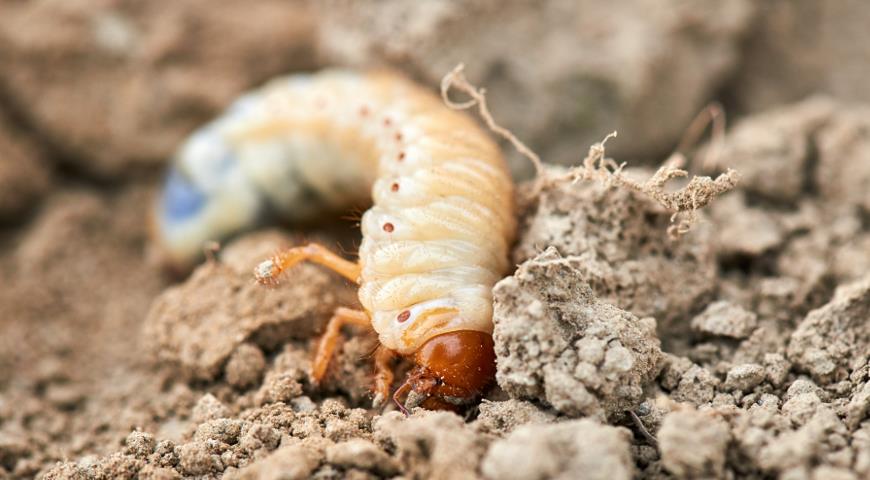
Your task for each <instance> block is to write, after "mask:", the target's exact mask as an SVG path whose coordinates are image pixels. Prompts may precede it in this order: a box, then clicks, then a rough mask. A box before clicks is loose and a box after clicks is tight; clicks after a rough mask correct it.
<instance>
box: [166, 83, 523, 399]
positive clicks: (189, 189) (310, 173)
mask: <svg viewBox="0 0 870 480" xmlns="http://www.w3.org/2000/svg"><path fill="white" fill-rule="evenodd" d="M366 187H368V188H369V189H370V191H371V196H372V200H373V206H372V207H371V208H370V209H369V210H368V211H366V212H365V214H364V215H363V217H362V222H361V226H362V234H363V240H362V244H361V246H360V249H359V262H358V263H353V262H350V261H347V260H344V259H342V258H341V257H339V256H337V255H335V254H333V253H331V252H330V251H329V250H327V249H325V248H324V247H322V246H319V245H308V246H303V247H296V248H291V249H289V250H287V251H285V252H281V253H279V254H277V255H276V256H275V257H273V258H272V259H269V260H267V261H265V262H263V263H262V264H260V265H259V266H258V267H257V268H256V270H255V275H256V277H257V279H258V280H259V281H260V282H261V283H270V282H273V281H275V280H276V278H277V277H278V276H279V275H281V273H282V272H284V271H285V270H286V269H288V268H289V267H291V266H292V265H294V264H295V263H298V262H300V261H313V262H316V263H319V264H321V265H325V266H327V267H329V268H331V269H333V270H335V271H337V272H338V273H340V274H342V275H343V276H345V277H346V278H348V279H350V280H351V281H354V282H357V283H358V284H359V300H360V303H361V304H362V306H363V310H362V311H355V310H351V309H347V308H340V309H338V310H337V311H336V313H335V315H334V316H333V318H332V319H331V320H330V323H329V325H328V327H327V331H326V333H325V334H324V336H323V337H322V339H321V341H320V346H319V349H318V354H317V357H316V359H315V362H314V367H313V372H312V377H313V378H314V379H315V381H319V380H321V379H322V378H323V376H324V375H325V373H326V367H327V365H328V362H329V359H330V356H331V354H332V351H333V349H334V347H335V344H336V341H337V339H338V337H339V331H340V328H341V326H342V325H343V324H360V325H370V326H371V327H372V328H373V329H374V330H375V331H376V332H377V334H378V336H379V341H380V344H381V348H379V349H378V353H377V355H376V358H375V365H376V377H375V392H376V399H375V401H376V403H380V401H381V400H383V399H385V398H387V397H388V395H389V390H390V385H391V383H392V380H393V374H392V372H391V371H390V369H389V367H388V364H389V360H390V358H391V356H392V355H401V356H406V357H411V358H412V359H413V360H414V362H415V363H416V366H415V368H414V369H413V370H412V371H411V372H410V373H409V375H408V378H407V380H406V381H405V383H404V384H403V385H402V386H401V387H400V388H399V389H398V390H397V391H396V393H395V395H394V397H393V398H394V399H395V400H396V401H397V403H398V404H399V406H400V408H402V409H404V408H405V406H415V405H422V406H424V407H426V408H456V406H457V405H461V404H463V403H467V402H469V401H471V400H473V399H474V398H475V397H477V396H478V395H479V394H480V393H481V392H482V390H483V389H484V388H485V387H486V386H488V385H489V384H490V383H491V382H492V380H493V377H494V374H495V364H494V362H495V356H494V352H493V343H492V337H491V333H492V328H493V325H492V297H491V289H492V286H493V285H494V284H495V282H496V281H498V280H499V279H500V278H501V277H502V276H503V274H504V273H505V271H506V269H507V267H508V261H507V253H508V247H509V246H510V243H511V241H512V239H513V235H514V229H515V218H514V212H513V182H512V180H511V177H510V174H509V172H508V169H507V166H506V164H505V161H504V159H503V157H502V154H501V152H500V150H499V148H498V146H497V145H496V143H495V142H494V141H493V140H492V139H490V138H489V137H488V136H487V135H486V134H485V133H484V132H483V131H482V130H481V129H480V127H478V125H477V124H476V123H475V122H474V121H473V120H472V119H470V118H469V117H468V116H466V115H465V114H464V113H461V112H457V111H454V110H451V109H450V108H447V107H446V106H445V105H444V103H443V102H442V101H441V99H440V98H438V97H437V96H436V95H434V94H433V93H431V92H429V91H428V90H426V89H424V88H421V87H419V86H417V85H415V84H414V83H412V82H411V81H409V80H407V79H405V78H404V77H402V76H401V75H399V74H397V73H393V72H389V71H375V72H368V73H356V72H351V71H344V70H327V71H323V72H320V73H316V74H310V75H292V76H289V77H284V78H279V79H276V80H273V81H272V82H270V83H268V84H267V85H265V86H264V87H261V88H260V89H259V90H256V91H254V92H252V93H249V94H246V95H244V96H242V97H241V98H239V99H238V100H237V101H236V102H235V103H234V104H232V105H231V106H230V108H229V109H228V110H227V112H226V113H225V114H224V115H223V116H221V117H219V118H218V119H217V120H215V121H213V122H211V123H210V124H208V125H206V126H204V127H203V128H201V129H200V130H199V131H197V132H195V133H194V134H193V135H192V136H191V137H190V138H189V139H188V140H187V142H186V143H185V144H184V145H183V146H182V147H181V148H180V150H179V151H178V154H177V156H176V157H175V159H174V162H173V167H172V168H171V169H170V173H169V175H168V179H167V181H166V186H165V189H164V192H163V195H162V197H161V200H160V205H159V207H158V208H159V210H158V213H159V215H158V218H159V221H158V237H159V242H160V244H161V246H162V250H163V251H164V252H165V255H166V256H168V257H169V259H170V260H171V261H174V262H176V263H182V264H183V263H188V264H189V263H191V262H192V261H194V260H195V259H196V257H197V256H198V255H199V254H200V253H199V252H201V250H202V245H203V244H204V243H205V242H207V241H210V240H221V239H224V238H226V237H227V236H229V235H232V234H235V233H238V232H241V231H244V230H248V229H251V228H252V227H254V226H255V225H257V224H258V223H259V222H261V221H262V219H263V218H265V217H267V216H268V215H266V214H267V213H270V214H277V215H279V216H280V217H282V218H283V219H287V220H291V221H292V220H302V219H305V218H308V217H311V216H313V215H317V214H318V212H322V211H323V210H324V209H325V208H332V209H334V208H340V207H342V206H347V205H349V204H351V203H352V202H354V201H359V200H360V196H361V195H365V194H366V193H365V192H366V190H367V188H366ZM363 198H364V197H363ZM403 396H404V397H406V400H405V401H404V403H402V402H401V401H400V398H402V397H403Z"/></svg>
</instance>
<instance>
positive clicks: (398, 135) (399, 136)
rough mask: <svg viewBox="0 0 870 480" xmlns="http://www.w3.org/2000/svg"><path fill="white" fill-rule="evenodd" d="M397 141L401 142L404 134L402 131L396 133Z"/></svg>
mask: <svg viewBox="0 0 870 480" xmlns="http://www.w3.org/2000/svg"><path fill="white" fill-rule="evenodd" d="M396 141H397V142H401V141H402V134H401V133H396Z"/></svg>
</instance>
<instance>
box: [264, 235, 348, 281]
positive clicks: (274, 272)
mask: <svg viewBox="0 0 870 480" xmlns="http://www.w3.org/2000/svg"><path fill="white" fill-rule="evenodd" d="M304 261H309V262H314V263H317V264H320V265H323V266H324V267H326V268H328V269H330V270H332V271H334V272H336V273H338V274H339V275H341V276H342V277H344V278H346V279H348V280H350V281H351V282H353V283H359V275H360V265H359V263H356V262H351V261H349V260H345V259H343V258H341V257H340V256H338V255H336V254H335V253H333V252H331V251H330V250H329V249H328V248H326V247H324V246H323V245H320V244H318V243H309V244H308V245H305V246H303V247H293V248H288V249H287V250H284V251H283V252H278V253H277V254H275V256H274V257H272V258H270V259H269V260H266V261H264V262H263V263H261V264H259V265H257V268H256V269H254V276H255V277H256V278H257V281H258V282H260V283H261V284H263V285H273V284H276V283H277V282H278V277H280V276H281V274H282V273H283V272H284V271H285V270H287V269H288V268H290V267H292V266H294V265H296V264H297V263H299V262H304Z"/></svg>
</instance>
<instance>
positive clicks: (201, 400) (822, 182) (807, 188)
mask: <svg viewBox="0 0 870 480" xmlns="http://www.w3.org/2000/svg"><path fill="white" fill-rule="evenodd" d="M868 24H870V8H868V7H867V6H866V5H865V3H864V2H862V1H860V0H847V1H842V2H816V1H810V0H799V1H785V0H764V1H759V2H752V1H749V0H735V1H729V2H718V1H712V0H711V1H703V2H694V1H684V0H666V1H661V0H656V1H651V0H630V1H624V2H606V1H601V0H584V1H579V2H577V1H557V0H548V1H543V2H542V1H534V2H533V1H522V0H512V1H509V2H501V1H494V0H478V1H472V0H460V1H456V2H441V1H435V0H426V1H407V0H385V1H381V2H369V1H365V2H357V1H346V0H341V1H339V0H329V1H325V2H313V1H311V2H309V1H291V2H287V1H279V0H260V1H256V2H250V1H240V0H239V1H237V0H231V1H226V2H220V3H214V2H206V1H205V0H184V1H178V2H134V1H127V0H66V1H56V0H55V1H34V2H23V1H14V0H13V1H4V2H0V478H3V477H11V478H31V477H35V476H43V477H45V478H119V477H127V478H135V477H136V476H139V477H141V478H178V477H206V478H212V477H221V476H226V477H228V478H308V477H311V476H313V477H315V478H324V479H325V478H360V479H362V478H392V477H396V476H402V477H403V478H482V477H486V478H555V477H561V478H579V477H581V476H582V477H583V478H608V479H614V478H633V477H634V478H771V477H781V478H789V479H804V478H806V479H822V478H826V479H827V478H836V479H858V478H867V477H868V476H870V419H868V410H870V366H868V356H870V322H868V319H870V277H868V272H870V109H868V107H867V102H870V83H868V82H867V80H866V79H867V78H868V75H870V47H868V45H870V30H868V29H867V28H866V27H867V25H868ZM458 62H465V64H466V65H467V72H468V76H469V78H470V79H471V80H472V82H474V83H475V84H477V85H481V86H485V87H486V89H487V92H488V98H489V102H490V106H491V109H492V111H493V114H494V115H495V117H496V118H497V119H498V120H499V121H500V122H502V123H503V124H504V125H505V126H507V127H508V128H510V129H511V130H512V131H513V132H514V133H516V134H517V135H518V136H519V137H520V138H522V139H523V140H524V141H527V142H528V144H529V145H530V146H531V147H532V148H533V149H534V150H535V151H536V152H538V153H539V154H540V155H541V156H542V158H543V159H544V160H545V161H547V162H549V163H553V164H561V165H577V164H579V163H580V162H581V160H582V159H583V157H584V156H585V154H586V152H587V149H588V148H589V146H590V145H591V144H593V143H595V142H598V141H600V140H601V139H602V138H604V136H605V135H606V134H607V133H610V132H611V131H614V130H617V131H618V132H619V136H618V137H617V138H616V139H613V140H611V141H610V142H609V143H608V144H607V154H608V155H609V156H611V157H613V158H614V159H615V160H616V161H618V162H628V164H629V165H630V166H632V167H639V168H638V169H637V170H636V171H634V173H637V174H639V175H649V174H650V173H651V172H652V170H649V169H650V168H655V167H656V166H657V165H659V164H660V163H661V162H662V161H664V160H665V159H666V158H667V157H668V155H669V153H670V152H671V151H673V150H674V148H675V147H676V145H677V144H678V143H679V141H680V138H681V137H682V136H683V134H684V132H685V131H686V129H687V127H688V125H689V123H690V122H691V120H692V118H693V117H695V116H696V115H697V114H698V112H700V111H701V110H702V109H703V108H704V106H705V105H707V104H708V102H710V101H714V100H715V101H719V102H721V103H722V105H723V106H724V108H725V111H726V112H727V114H728V120H729V130H728V133H727V135H726V137H725V139H724V144H723V148H722V150H721V154H720V155H718V156H715V157H710V156H705V155H704V151H703V150H702V151H700V152H697V153H698V155H696V156H694V158H695V159H700V160H703V159H704V158H708V159H709V158H713V161H700V160H698V161H693V162H691V164H690V171H691V172H692V173H699V174H706V175H714V174H716V173H720V172H722V171H724V170H725V169H726V168H734V169H736V170H738V171H739V172H740V173H741V175H742V180H741V183H740V185H739V187H738V188H737V190H736V191H734V192H732V193H729V194H727V195H725V196H723V197H721V198H719V199H717V200H715V201H714V202H713V203H712V204H711V205H710V206H709V207H708V208H706V209H705V210H704V212H703V214H702V218H701V220H700V221H699V222H698V223H697V224H696V225H695V227H694V228H693V230H692V231H691V232H690V233H689V234H687V235H686V236H684V237H682V238H680V239H679V240H676V241H674V240H672V239H670V238H669V237H668V235H667V233H666V230H667V227H668V225H669V214H668V213H667V212H665V211H663V210H662V209H661V208H659V207H657V206H656V205H655V204H653V203H652V202H650V201H649V200H648V199H646V198H645V197H644V196H643V195H639V194H636V193H633V192H628V191H625V190H620V189H609V188H605V187H604V186H602V185H600V184H597V183H594V182H580V183H578V184H572V183H571V182H570V181H562V182H554V183H552V184H550V185H549V186H548V187H547V188H546V189H544V190H543V191H542V192H540V194H539V195H536V196H530V194H528V193H524V192H528V191H529V189H527V188H524V189H521V192H520V196H521V202H520V203H521V205H523V206H524V208H523V209H522V211H521V212H518V214H519V215H520V222H521V232H520V238H519V240H518V244H517V246H516V248H515V251H514V253H513V260H514V261H515V262H516V264H517V265H520V266H519V269H518V271H517V273H516V274H515V275H514V276H512V277H509V278H507V279H506V280H504V281H502V282H501V283H500V284H499V285H498V286H497V287H496V318H495V322H496V334H495V338H496V347H497V353H498V355H499V374H498V382H499V386H500V388H496V389H494V391H493V392H490V394H489V395H488V399H487V400H486V401H485V402H484V403H483V404H482V405H481V406H480V407H479V409H478V410H476V411H474V412H470V413H469V415H468V416H467V417H466V418H461V417H458V416H456V415H454V414H451V413H444V412H441V413H431V412H421V411H418V412H416V413H414V415H412V416H411V417H410V418H408V419H405V418H404V417H402V416H401V415H400V414H398V413H396V412H388V413H385V414H381V413H380V412H376V411H373V410H369V409H368V408H369V407H370V396H369V391H368V388H369V384H370V378H369V375H370V371H369V367H368V363H367V361H366V360H365V359H366V358H367V357H368V355H369V354H370V352H371V351H372V348H373V346H374V339H373V338H371V337H370V336H369V335H366V334H364V333H362V332H351V331H348V332H347V333H348V341H347V342H346V343H345V345H344V347H343V349H342V353H341V354H340V356H339V358H338V359H337V360H336V361H335V364H334V366H333V369H332V373H331V374H330V378H329V380H328V381H327V383H326V385H324V386H322V387H320V388H314V387H313V386H312V385H311V384H310V382H309V380H308V378H307V373H306V372H307V368H308V366H309V362H310V356H311V355H310V348H311V341H312V338H314V336H315V335H316V333H317V332H318V331H319V329H320V328H321V327H322V325H323V323H324V321H325V320H326V319H327V318H328V316H329V313H330V311H331V310H332V308H333V307H334V306H337V305H346V304H348V303H351V302H353V296H354V292H353V290H352V289H351V288H350V287H349V286H347V285H345V284H344V283H343V282H341V281H340V280H338V279H337V277H335V276H333V275H331V274H329V273H326V272H324V271H322V270H320V269H318V268H314V267H310V266H306V267H301V268H300V269H299V272H298V274H296V276H295V277H294V278H295V279H297V281H294V282H288V283H286V284H284V285H282V287H280V288H279V289H277V290H266V289H261V288H257V287H255V286H254V285H252V284H251V281H250V277H249V275H250V271H251V268H252V267H253V265H254V264H255V263H256V262H257V261H258V260H259V259H261V258H262V257H264V256H266V255H268V254H269V253H271V251H272V250H273V249H274V248H276V247H278V246H280V245H287V244H291V243H295V242H299V241H301V238H303V237H300V236H298V235H299V234H298V232H293V233H292V234H290V233H288V232H287V231H283V232H280V231H270V232H265V233H257V234H253V235H251V236H248V237H245V238H243V239H241V240H239V241H237V242H235V243H234V244H232V245H230V246H228V247H227V248H225V249H224V250H223V251H222V252H220V254H219V258H218V259H217V260H214V261H211V262H209V263H207V264H204V265H203V266H201V267H199V268H198V269H197V270H196V271H194V272H193V273H192V274H191V275H190V276H189V277H188V278H186V279H184V280H181V281H179V280H177V279H173V278H170V277H169V276H167V275H165V273H164V272H161V271H160V269H159V268H158V267H157V266H156V265H155V262H154V261H153V258H151V257H152V253H151V251H150V248H149V245H150V244H149V240H148V228H149V215H150V208H151V205H152V201H153V197H154V195H155V194H156V192H157V189H158V186H159V183H160V180H161V178H162V172H163V170H164V168H165V165H166V163H167V161H168V159H169V158H170V157H171V155H172V152H173V149H174V148H175V147H176V146H177V145H178V144H179V142H180V141H181V140H182V139H183V138H184V137H185V136H186V135H187V134H189V133H190V132H191V131H192V130H193V129H194V128H196V127H197V126H198V125H200V124H202V123H203V122H205V121H207V120H208V119H210V118H212V117H213V116H215V115H217V114H218V113H219V112H220V111H221V109H222V108H223V107H225V106H226V105H227V104H228V103H229V102H230V101H231V100H232V99H233V98H234V97H235V96H237V95H238V94H239V93H241V92H242V91H245V90H246V89H249V88H252V87H255V86H257V85H259V84H261V83H263V82H264V81H266V80H267V79H269V78H271V77H273V76H275V75H279V74H285V73H290V72H295V71H310V70H316V69H318V68H321V67H323V66H329V65H347V66H355V67H374V66H381V65H389V66H393V67H395V68H398V69H401V70H403V71H404V72H406V73H407V74H409V75H411V76H412V77H414V78H416V79H417V80H419V81H420V82H422V83H423V84H424V85H429V86H431V87H432V88H433V90H434V88H436V86H437V85H438V83H439V82H440V79H441V77H442V76H443V75H444V74H445V73H446V72H448V71H449V70H450V69H451V68H453V66H455V65H456V64H457V63H458ZM505 152H506V153H507V155H508V156H509V157H510V160H511V166H512V168H513V169H514V171H515V173H516V174H517V175H518V176H519V177H523V176H525V177H528V175H529V173H530V167H529V165H528V163H527V162H525V161H524V160H523V159H521V158H520V157H519V156H518V155H516V154H515V153H514V152H513V150H512V149H510V148H505ZM559 168H560V167H552V170H550V171H551V172H561V171H563V170H558V169H559ZM647 170H648V171H647ZM301 235H303V236H304V238H307V239H311V238H320V239H323V240H324V241H326V242H327V243H332V244H335V243H336V242H338V241H340V242H341V245H343V246H344V247H345V248H346V249H352V247H353V245H354V243H353V242H354V236H355V235H356V233H355V230H354V226H353V224H351V223H350V222H344V223H337V226H336V227H334V228H331V229H330V231H328V232H311V231H309V232H305V233H303V234H301ZM547 247H552V248H550V249H548V248H547ZM553 279H559V281H558V282H554V281H553ZM549 283H553V284H554V285H550V287H551V288H548V289H542V288H541V286H542V285H544V284H549ZM351 333H354V335H351ZM361 359H362V360H361ZM629 412H630V413H629ZM580 417H584V418H582V419H579V418H580ZM633 417H634V418H633ZM641 425H643V426H644V427H643V428H641ZM647 431H648V433H650V434H651V435H653V436H655V439H653V438H651V437H648V436H647V435H646V433H647ZM518 459H522V461H520V460H518Z"/></svg>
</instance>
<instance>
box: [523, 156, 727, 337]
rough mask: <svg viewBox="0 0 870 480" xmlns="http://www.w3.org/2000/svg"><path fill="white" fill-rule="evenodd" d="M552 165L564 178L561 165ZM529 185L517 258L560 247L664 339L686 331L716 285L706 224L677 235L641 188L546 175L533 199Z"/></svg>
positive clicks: (603, 293) (605, 295)
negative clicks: (672, 234)
mask: <svg viewBox="0 0 870 480" xmlns="http://www.w3.org/2000/svg"><path fill="white" fill-rule="evenodd" d="M547 172H548V173H547V175H549V176H552V177H560V176H561V177H564V175H560V173H561V170H558V169H550V170H548V171H547ZM634 173H635V174H636V175H640V176H644V177H647V176H649V175H648V174H647V172H645V171H644V172H634ZM528 187H529V186H528V185H527V186H526V189H522V190H521V197H520V202H519V203H520V204H521V205H525V206H526V208H525V210H524V212H523V213H522V214H521V216H520V235H519V239H518V241H517V245H516V247H515V248H514V251H513V259H514V262H515V263H517V264H520V263H522V262H524V261H526V260H529V259H530V258H532V257H534V256H536V255H538V254H539V253H540V252H541V251H543V250H544V249H546V248H548V247H552V248H555V249H556V250H557V251H558V252H559V253H560V254H561V255H563V256H565V257H566V258H569V259H570V262H571V263H572V266H573V267H574V269H575V270H576V272H577V275H578V276H579V277H580V278H582V279H583V281H584V282H585V283H588V284H589V285H590V287H591V288H592V290H593V291H594V292H595V295H596V296H598V297H599V298H600V299H601V300H602V301H605V302H608V303H612V304H613V305H616V306H617V307H619V308H622V309H625V310H628V311H630V312H631V313H633V314H635V315H637V316H638V317H647V316H650V317H654V318H655V319H656V320H657V321H658V322H659V330H660V333H661V334H662V338H665V337H666V336H668V335H670V334H675V333H677V332H685V331H686V330H687V326H688V318H685V317H686V316H687V315H688V314H689V313H690V312H691V311H692V310H694V309H696V308H697V307H698V306H699V304H701V303H702V302H703V301H704V299H705V298H707V297H708V296H709V295H710V294H711V293H712V292H713V290H714V288H715V279H716V272H717V269H716V257H715V249H714V243H713V235H712V232H711V231H710V229H709V225H708V224H707V223H705V222H700V223H699V224H697V225H695V226H694V228H693V229H692V231H690V232H689V233H688V234H686V235H684V236H682V237H680V238H679V239H676V240H674V239H672V238H670V237H669V235H668V232H667V230H668V226H669V225H670V223H671V218H670V214H668V213H667V212H665V211H663V210H662V209H661V208H659V207H658V206H657V205H656V204H654V203H653V202H652V201H651V200H650V199H648V198H646V197H645V196H644V195H643V194H641V193H637V192H633V191H629V190H626V189H624V188H617V187H608V186H606V185H604V184H602V183H601V182H598V181H582V182H577V183H574V182H572V181H571V180H570V179H567V178H561V179H559V180H554V181H547V182H545V183H544V185H543V188H542V189H541V191H540V193H539V195H538V196H537V197H535V198H527V196H524V195H523V192H525V193H526V194H527V193H528V192H530V191H531V189H529V188H528ZM714 204H715V202H714Z"/></svg>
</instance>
